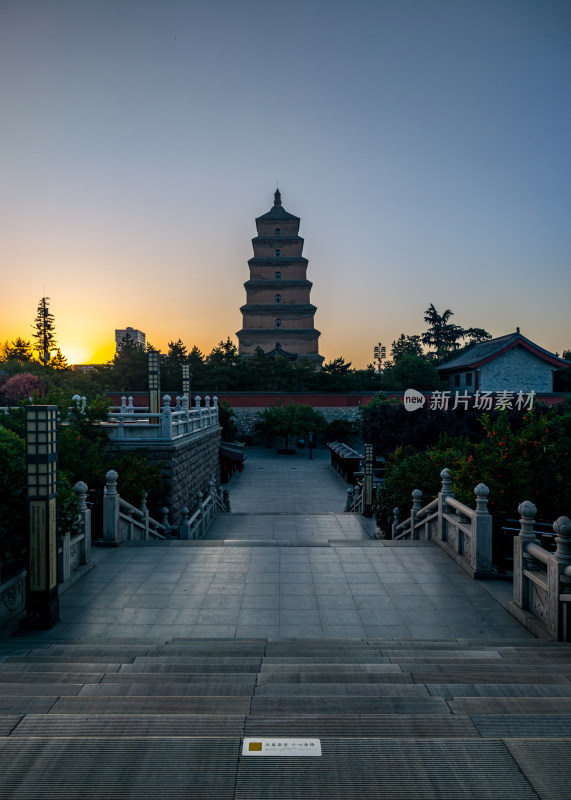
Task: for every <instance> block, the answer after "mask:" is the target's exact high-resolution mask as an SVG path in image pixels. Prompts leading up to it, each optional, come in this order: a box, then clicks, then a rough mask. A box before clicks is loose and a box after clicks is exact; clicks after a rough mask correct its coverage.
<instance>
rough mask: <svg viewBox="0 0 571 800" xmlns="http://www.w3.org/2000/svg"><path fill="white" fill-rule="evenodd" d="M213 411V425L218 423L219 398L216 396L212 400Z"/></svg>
mask: <svg viewBox="0 0 571 800" xmlns="http://www.w3.org/2000/svg"><path fill="white" fill-rule="evenodd" d="M212 411H213V414H214V418H213V423H212V424H214V423H215V422H218V397H217V396H216V395H214V397H213V398H212Z"/></svg>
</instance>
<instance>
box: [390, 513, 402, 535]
mask: <svg viewBox="0 0 571 800" xmlns="http://www.w3.org/2000/svg"><path fill="white" fill-rule="evenodd" d="M399 525H400V508H399V507H398V506H395V507H394V508H393V524H392V528H391V533H392V538H393V539H395V538H396V536H397V533H398V531H397V528H398V526H399Z"/></svg>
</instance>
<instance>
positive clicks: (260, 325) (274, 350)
mask: <svg viewBox="0 0 571 800" xmlns="http://www.w3.org/2000/svg"><path fill="white" fill-rule="evenodd" d="M299 222H300V219H299V217H296V216H294V215H293V214H290V213H289V212H287V211H286V210H285V208H284V207H283V206H282V199H281V194H280V192H279V189H278V190H276V192H275V194H274V205H273V208H271V209H270V211H268V213H267V214H263V215H262V216H261V217H258V218H257V219H256V230H257V232H258V235H257V236H256V237H255V238H254V239H252V245H253V247H254V257H253V258H251V259H250V260H249V261H248V266H249V268H250V279H249V280H248V281H246V283H245V284H244V288H245V289H246V305H244V306H242V308H241V309H240V311H241V312H242V329H241V330H239V331H237V333H236V335H237V336H238V342H239V352H240V355H241V356H253V355H254V353H255V352H256V350H257V349H258V348H261V349H262V350H263V351H264V353H265V354H266V355H267V356H269V357H275V356H276V355H280V356H282V357H286V358H291V359H298V358H307V359H309V360H310V361H313V362H314V363H315V364H316V365H321V363H322V362H323V356H320V355H319V349H318V339H319V336H320V332H319V331H318V330H316V329H315V327H314V324H313V318H314V316H315V312H316V311H317V309H316V307H315V306H314V305H312V304H311V303H310V302H309V293H310V291H311V287H312V285H313V284H312V283H311V281H308V280H307V264H308V261H307V259H306V258H304V257H303V256H302V250H303V239H302V237H301V236H299Z"/></svg>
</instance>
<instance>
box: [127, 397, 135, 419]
mask: <svg viewBox="0 0 571 800" xmlns="http://www.w3.org/2000/svg"><path fill="white" fill-rule="evenodd" d="M134 413H135V408H134V406H133V398H132V396H131V395H129V397H128V398H127V414H134Z"/></svg>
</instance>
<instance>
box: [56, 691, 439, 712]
mask: <svg viewBox="0 0 571 800" xmlns="http://www.w3.org/2000/svg"><path fill="white" fill-rule="evenodd" d="M70 699H74V698H70ZM251 713H252V715H255V716H258V715H259V716H268V715H285V714H450V713H451V711H450V709H449V708H448V705H447V704H446V701H445V700H443V699H442V698H440V697H394V696H393V697H390V696H389V697H363V696H362V695H361V696H356V697H346V696H339V697H335V696H331V695H322V696H320V697H315V696H311V695H303V696H301V697H261V696H256V695H254V697H253V698H252V706H251Z"/></svg>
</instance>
